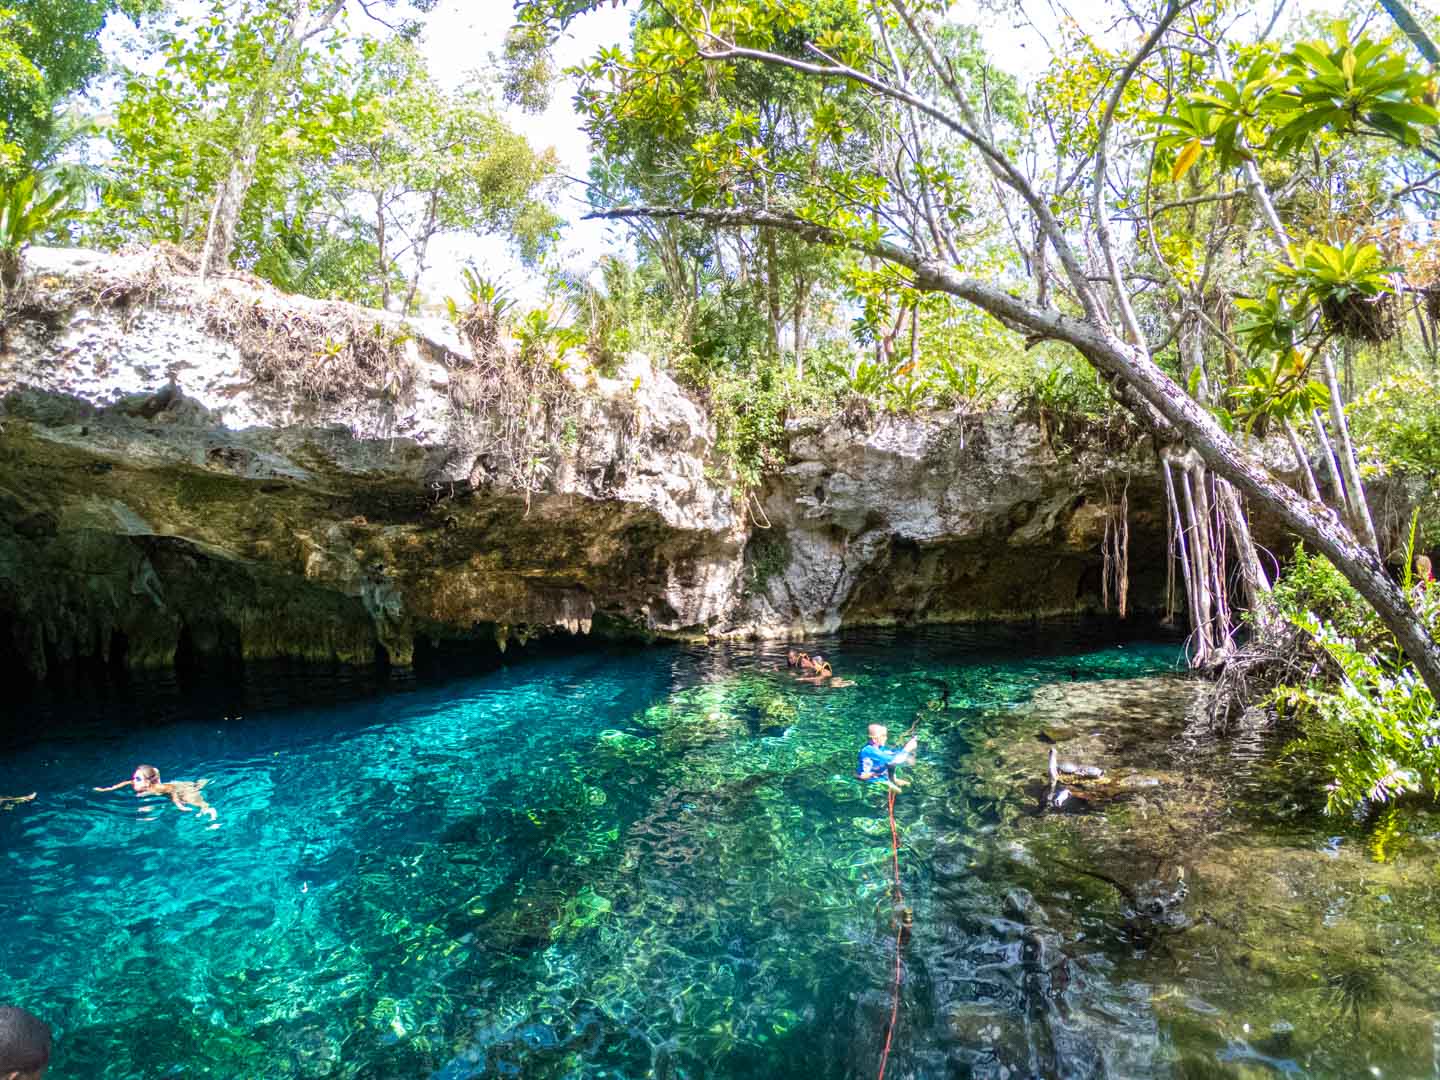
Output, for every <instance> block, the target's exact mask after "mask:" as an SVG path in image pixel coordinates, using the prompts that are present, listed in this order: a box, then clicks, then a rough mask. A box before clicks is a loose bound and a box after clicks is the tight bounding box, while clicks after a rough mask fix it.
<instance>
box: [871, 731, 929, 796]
mask: <svg viewBox="0 0 1440 1080" xmlns="http://www.w3.org/2000/svg"><path fill="white" fill-rule="evenodd" d="M866 730H867V734H869V736H870V741H869V742H868V743H866V744H865V745H864V746H862V747H861V748H860V760H859V762H858V763H857V764H856V766H855V779H857V780H863V781H865V782H866V783H874V782H876V781H880V780H883V781H884V782H885V786H886V787H888V788H889V789H890V790H891V791H899V790H900V789H901V788H902V787H904V786H905V785H904V784H903V783H902V782H901V781H900V780H898V779H896V778H895V777H894V776H892V775H891V773H890V770H891V769H893V768H894V767H895V766H896V765H909V764H910V763H911V762H913V761H914V760H915V750H916V748H917V747H918V746H919V745H920V740H919V739H913V738H912V739H911V740H910V741H909V742H907V743H906V744H905V745H904V746H903V747H901V748H900V749H899V750H887V749H886V748H885V739H886V736H888V735H889V734H890V732H889V731H888V730H887V729H886V727H885V725H884V724H871V725H870V727H869V728H868V729H866Z"/></svg>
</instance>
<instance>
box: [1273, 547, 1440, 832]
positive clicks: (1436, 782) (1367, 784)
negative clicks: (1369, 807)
mask: <svg viewBox="0 0 1440 1080" xmlns="http://www.w3.org/2000/svg"><path fill="white" fill-rule="evenodd" d="M1406 559H1407V563H1406V566H1407V569H1406V572H1405V575H1404V579H1403V582H1402V584H1403V586H1404V588H1405V591H1406V593H1407V595H1408V596H1409V597H1410V598H1411V601H1412V603H1414V605H1415V607H1416V611H1417V613H1418V615H1419V616H1420V617H1421V618H1422V619H1424V620H1425V621H1426V623H1427V625H1428V626H1430V627H1431V632H1432V633H1433V632H1436V631H1440V586H1437V585H1436V583H1435V582H1433V581H1421V582H1416V581H1414V580H1413V579H1412V578H1411V575H1410V570H1409V567H1410V566H1411V565H1412V560H1413V532H1412V543H1411V546H1410V548H1409V549H1408V550H1407V552H1406ZM1291 579H1293V580H1291ZM1275 599H1276V602H1277V609H1278V611H1279V612H1280V614H1281V615H1282V617H1284V618H1285V619H1287V620H1288V621H1289V622H1290V623H1291V624H1292V625H1294V626H1296V627H1298V628H1299V629H1300V630H1301V631H1303V632H1304V633H1305V634H1306V635H1307V636H1308V638H1309V639H1310V640H1311V641H1312V642H1313V643H1314V645H1315V647H1316V648H1317V649H1319V650H1320V652H1321V653H1322V654H1323V656H1324V657H1325V658H1326V659H1327V660H1328V664H1329V676H1330V678H1327V679H1316V680H1312V681H1311V682H1309V683H1307V684H1304V685H1291V686H1283V687H1281V688H1280V689H1278V690H1277V691H1276V692H1275V694H1274V696H1273V698H1272V700H1273V701H1274V703H1275V704H1276V705H1277V706H1279V707H1280V708H1281V709H1283V710H1284V711H1286V712H1287V713H1288V714H1289V715H1291V716H1293V717H1294V718H1295V719H1296V721H1297V722H1298V723H1299V724H1300V725H1301V732H1302V733H1301V735H1300V737H1299V738H1298V739H1297V740H1296V742H1295V744H1294V746H1295V748H1296V749H1297V750H1301V751H1304V752H1306V753H1309V754H1312V755H1314V756H1315V757H1316V758H1317V759H1318V760H1319V761H1320V762H1321V763H1322V764H1323V766H1324V767H1325V769H1326V770H1327V771H1328V772H1329V773H1330V777H1331V779H1330V782H1329V784H1328V786H1327V788H1326V791H1327V804H1326V805H1327V808H1328V809H1330V810H1332V811H1342V810H1350V809H1353V808H1355V807H1357V806H1360V805H1362V804H1365V803H1383V802H1387V801H1390V800H1392V799H1394V798H1396V797H1397V796H1399V795H1403V794H1406V793H1418V792H1425V793H1428V794H1430V795H1440V713H1437V710H1436V707H1435V698H1434V697H1433V695H1432V694H1431V693H1430V690H1429V688H1428V687H1427V686H1426V685H1425V684H1424V682H1423V681H1422V680H1421V679H1420V677H1419V675H1418V674H1417V673H1416V671H1415V668H1414V667H1413V666H1412V665H1410V664H1408V663H1407V662H1406V661H1405V659H1404V654H1403V653H1402V651H1401V650H1400V648H1399V646H1398V645H1397V643H1396V641H1395V639H1394V638H1393V637H1392V636H1391V635H1390V634H1389V633H1388V632H1387V631H1386V629H1385V627H1384V626H1383V624H1381V623H1380V621H1379V620H1378V619H1377V618H1376V617H1375V614H1374V612H1373V611H1372V610H1370V608H1369V607H1368V606H1367V605H1366V604H1365V603H1364V601H1363V600H1362V599H1361V598H1360V596H1359V594H1358V593H1356V592H1355V591H1354V589H1352V588H1351V587H1350V586H1349V584H1348V583H1347V582H1345V581H1344V579H1343V578H1341V577H1340V575H1339V574H1338V573H1337V572H1336V571H1335V569H1334V568H1333V567H1331V566H1330V565H1329V564H1328V563H1326V562H1324V561H1323V560H1321V559H1318V558H1314V557H1311V556H1307V555H1306V554H1305V553H1304V552H1301V553H1299V555H1298V557H1297V559H1296V563H1295V566H1294V567H1292V569H1291V570H1290V571H1289V572H1288V574H1287V577H1286V578H1282V582H1281V586H1280V587H1277V589H1276V592H1275Z"/></svg>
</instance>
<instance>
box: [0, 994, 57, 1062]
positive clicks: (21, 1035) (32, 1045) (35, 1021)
mask: <svg viewBox="0 0 1440 1080" xmlns="http://www.w3.org/2000/svg"><path fill="white" fill-rule="evenodd" d="M49 1064H50V1025H49V1024H47V1023H45V1021H43V1020H41V1019H40V1018H39V1017H38V1016H35V1015H34V1014H32V1013H28V1012H26V1011H25V1010H24V1009H19V1008H16V1007H15V1006H14V1005H0V1080H40V1078H41V1077H42V1076H44V1075H45V1066H47V1065H49Z"/></svg>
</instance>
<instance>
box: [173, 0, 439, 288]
mask: <svg viewBox="0 0 1440 1080" xmlns="http://www.w3.org/2000/svg"><path fill="white" fill-rule="evenodd" d="M257 2H259V0H242V2H241V5H240V6H241V11H242V12H243V13H244V14H243V15H242V18H245V17H255V16H256V14H257V11H256V7H255V6H254V5H255V3H257ZM410 2H411V4H412V6H413V7H414V8H415V9H416V10H417V11H429V10H430V9H431V8H432V7H434V5H435V0H410ZM357 3H358V4H359V6H360V9H361V11H363V12H364V13H365V15H366V16H368V17H369V18H372V19H375V20H376V21H377V22H381V23H382V25H385V26H386V27H387V28H388V29H391V30H395V29H396V28H395V27H392V26H390V24H388V23H385V22H384V20H382V19H380V17H379V16H377V15H375V13H374V12H373V10H372V7H371V4H370V3H367V2H366V0H357ZM395 3H396V0H383V6H384V7H387V8H388V7H393V6H394V4H395ZM345 6H346V0H263V3H260V7H259V12H258V14H259V17H260V18H261V19H262V20H263V21H264V22H265V23H266V24H267V25H268V26H269V27H270V28H272V32H271V33H268V34H267V35H265V37H264V38H262V41H263V48H262V49H261V50H259V52H258V53H257V54H255V56H254V58H253V61H252V65H253V66H252V74H253V76H254V77H253V80H252V81H251V84H250V85H249V86H248V87H247V88H246V90H245V93H244V95H243V98H242V99H241V102H240V109H239V115H240V122H239V125H238V127H237V128H236V133H235V140H234V143H233V145H232V146H231V158H230V167H229V169H228V170H227V171H226V173H225V175H224V177H223V179H222V180H221V181H220V183H219V185H218V187H217V188H216V191H215V195H214V202H213V205H212V209H211V212H210V217H209V220H208V223H207V225H206V229H205V244H204V246H203V247H202V248H201V253H200V273H201V275H202V276H203V275H205V274H209V273H211V272H214V271H218V270H223V269H224V268H225V267H227V266H228V265H229V261H230V253H231V250H232V249H233V248H234V246H235V232H236V229H237V227H238V224H239V221H240V214H241V211H242V210H243V208H244V205H245V197H246V194H247V193H248V192H249V190H250V184H251V183H252V182H253V180H254V178H255V168H256V161H257V159H258V157H259V154H260V148H261V145H262V143H263V134H264V131H265V128H266V126H267V124H268V123H269V122H270V120H271V117H272V116H273V115H274V112H275V105H276V101H277V99H278V98H279V97H281V96H282V95H283V94H284V93H285V91H286V87H287V85H288V84H289V82H290V81H291V80H292V79H293V78H294V77H295V76H296V74H297V73H298V72H299V71H300V70H301V68H302V67H303V65H304V59H305V53H306V50H307V49H308V48H309V47H310V43H311V42H312V41H316V40H323V38H324V36H325V35H326V34H327V33H328V32H329V31H330V30H331V28H332V27H333V26H334V25H335V20H336V19H337V18H338V17H339V16H340V15H341V13H342V12H343V11H344V10H345ZM225 7H226V5H225V3H224V0H216V4H215V8H214V9H213V10H215V11H219V12H223V11H224V9H225ZM222 17H223V16H222ZM398 32H399V33H400V34H401V35H402V36H406V37H413V36H414V34H415V33H416V32H418V26H417V25H416V24H414V23H413V22H412V23H409V24H406V25H404V26H402V27H400V28H399V30H398Z"/></svg>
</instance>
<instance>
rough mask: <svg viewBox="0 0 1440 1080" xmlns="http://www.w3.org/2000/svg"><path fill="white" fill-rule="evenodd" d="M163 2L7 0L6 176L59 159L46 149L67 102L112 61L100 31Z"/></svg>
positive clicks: (1, 42)
mask: <svg viewBox="0 0 1440 1080" xmlns="http://www.w3.org/2000/svg"><path fill="white" fill-rule="evenodd" d="M159 6H160V4H159V3H158V2H157V0H121V2H117V0H19V2H18V3H17V2H16V0H6V2H3V3H0V179H6V178H7V177H8V178H9V179H12V180H13V179H15V178H16V174H17V173H18V171H19V170H20V169H21V168H24V167H28V168H34V167H37V166H41V165H48V164H50V163H51V161H50V158H49V155H47V153H46V152H45V148H46V146H47V144H48V143H49V142H50V138H51V133H52V131H53V128H54V125H55V123H56V118H57V116H59V115H60V108H59V107H60V105H61V103H62V102H64V100H65V99H66V98H67V97H68V96H69V95H71V94H73V93H76V92H78V91H80V90H83V89H84V88H85V86H86V85H87V84H88V83H89V82H90V80H91V79H93V78H94V77H95V76H96V75H98V74H99V73H100V72H101V70H102V69H103V67H104V55H103V53H102V52H101V49H100V41H99V38H100V31H101V30H102V29H103V27H104V25H105V19H106V17H107V16H109V15H111V14H113V13H114V12H117V11H121V12H124V13H125V14H126V15H128V16H130V17H131V18H133V19H135V20H137V21H138V20H139V18H140V17H141V15H143V14H145V13H147V12H150V11H154V10H156V9H158V8H159Z"/></svg>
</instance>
